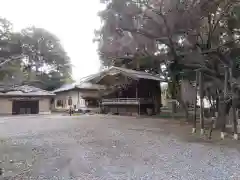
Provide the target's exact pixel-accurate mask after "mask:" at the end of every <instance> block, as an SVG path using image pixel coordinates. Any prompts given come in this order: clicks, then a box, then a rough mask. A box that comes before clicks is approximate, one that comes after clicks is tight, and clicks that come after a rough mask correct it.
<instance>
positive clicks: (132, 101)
mask: <svg viewBox="0 0 240 180" xmlns="http://www.w3.org/2000/svg"><path fill="white" fill-rule="evenodd" d="M151 103H152V99H150V98H113V99H103V100H102V105H115V104H116V105H117V104H119V105H120V104H121V105H138V104H151Z"/></svg>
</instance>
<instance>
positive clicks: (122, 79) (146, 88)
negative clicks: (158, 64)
mask: <svg viewBox="0 0 240 180" xmlns="http://www.w3.org/2000/svg"><path fill="white" fill-rule="evenodd" d="M88 81H90V82H92V83H96V84H100V85H104V86H105V87H106V89H107V90H105V91H103V92H101V96H102V100H101V103H100V106H101V112H102V113H110V114H119V115H140V114H148V115H152V114H155V113H157V112H159V111H160V106H161V88H160V82H161V81H162V79H161V78H160V77H157V76H155V75H152V74H150V73H147V72H142V71H135V70H131V69H126V68H120V67H111V68H109V69H107V70H103V71H101V72H100V73H98V74H95V75H93V76H91V77H89V79H88Z"/></svg>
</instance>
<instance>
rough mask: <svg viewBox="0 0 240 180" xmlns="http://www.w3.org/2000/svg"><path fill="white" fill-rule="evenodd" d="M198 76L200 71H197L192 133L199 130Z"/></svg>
mask: <svg viewBox="0 0 240 180" xmlns="http://www.w3.org/2000/svg"><path fill="white" fill-rule="evenodd" d="M198 76H199V71H196V86H195V101H194V115H193V128H192V133H196V128H197V91H198Z"/></svg>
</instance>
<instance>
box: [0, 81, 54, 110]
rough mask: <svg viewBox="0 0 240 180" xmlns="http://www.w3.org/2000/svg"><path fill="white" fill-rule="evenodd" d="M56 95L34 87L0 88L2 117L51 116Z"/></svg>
mask: <svg viewBox="0 0 240 180" xmlns="http://www.w3.org/2000/svg"><path fill="white" fill-rule="evenodd" d="M54 96H55V94H54V93H52V92H49V91H45V90H42V89H40V88H36V87H33V86H28V85H24V86H14V87H8V88H6V87H3V86H2V87H0V115H10V114H13V115H17V114H50V113H51V100H52V99H53V97H54Z"/></svg>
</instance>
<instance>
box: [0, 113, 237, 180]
mask: <svg viewBox="0 0 240 180" xmlns="http://www.w3.org/2000/svg"><path fill="white" fill-rule="evenodd" d="M189 131H191V128H190V127H188V126H180V125H179V124H176V123H172V122H171V123H169V120H168V121H166V120H154V119H138V118H132V117H114V116H87V115H84V116H79V117H68V116H58V115H52V116H32V117H31V116H30V117H6V118H3V117H1V118H0V137H1V138H0V168H3V169H4V174H3V175H2V176H0V179H1V178H2V179H17V180H22V179H38V180H42V179H50V180H55V179H64V180H70V179H79V180H85V179H86V180H87V179H89V180H93V179H96V180H97V179H99V180H100V179H101V180H105V179H109V180H112V179H123V180H128V179H137V180H140V179H142V180H148V179H149V180H150V179H154V180H161V179H163V180H171V179H182V180H188V179H192V180H195V179H196V180H201V179H204V180H205V179H207V180H212V179H218V180H224V179H232V180H237V179H240V152H239V145H238V144H237V143H238V142H237V143H236V141H231V142H232V143H231V145H230V146H226V145H224V144H221V143H215V142H212V143H209V142H206V141H204V140H201V139H199V138H197V137H195V136H191V135H189V133H188V132H189Z"/></svg>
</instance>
